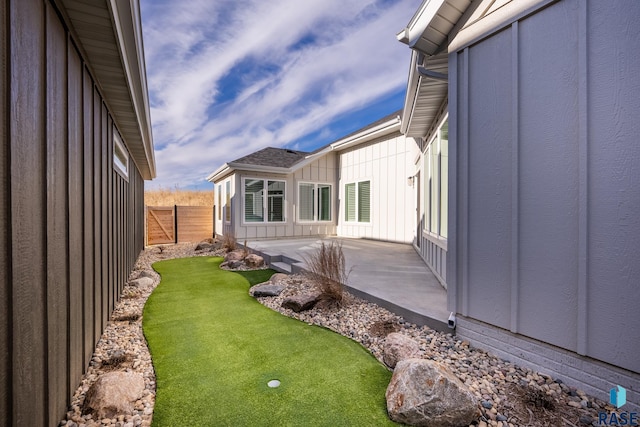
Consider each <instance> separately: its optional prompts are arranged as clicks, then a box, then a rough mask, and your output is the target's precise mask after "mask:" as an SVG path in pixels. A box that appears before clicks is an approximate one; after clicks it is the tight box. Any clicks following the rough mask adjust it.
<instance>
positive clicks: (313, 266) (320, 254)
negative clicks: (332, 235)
mask: <svg viewBox="0 0 640 427" xmlns="http://www.w3.org/2000/svg"><path fill="white" fill-rule="evenodd" d="M305 262H306V264H307V270H308V273H307V274H308V275H309V276H310V278H311V280H313V281H314V282H315V284H316V286H318V288H319V290H320V299H321V300H324V301H326V302H327V303H335V304H337V305H338V306H340V305H342V303H343V302H344V284H345V283H346V282H347V278H348V276H349V274H348V273H347V271H346V263H345V259H344V253H343V252H342V244H341V243H339V242H336V241H334V240H332V241H331V242H330V243H328V244H326V243H325V242H322V244H321V245H320V247H319V248H318V249H317V250H316V251H315V252H312V253H311V254H310V255H308V256H306V257H305Z"/></svg>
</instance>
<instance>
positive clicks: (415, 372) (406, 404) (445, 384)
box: [386, 359, 480, 427]
mask: <svg viewBox="0 0 640 427" xmlns="http://www.w3.org/2000/svg"><path fill="white" fill-rule="evenodd" d="M386 398H387V411H388V413H389V417H390V418H391V419H392V420H394V421H397V422H400V423H405V424H408V425H412V426H425V427H457V426H468V425H469V424H471V423H472V422H473V421H475V420H477V419H478V417H479V415H480V413H479V411H478V403H477V401H476V398H475V397H474V395H473V393H471V391H470V390H469V389H467V388H466V387H465V385H464V384H462V383H461V382H460V380H458V378H456V376H455V375H453V374H452V373H451V372H450V371H449V370H447V369H446V368H445V367H444V366H443V365H441V364H439V363H437V362H433V361H431V360H425V359H405V360H401V361H400V362H398V364H397V365H396V368H395V370H394V371H393V376H392V377H391V382H390V383H389V387H388V388H387V392H386Z"/></svg>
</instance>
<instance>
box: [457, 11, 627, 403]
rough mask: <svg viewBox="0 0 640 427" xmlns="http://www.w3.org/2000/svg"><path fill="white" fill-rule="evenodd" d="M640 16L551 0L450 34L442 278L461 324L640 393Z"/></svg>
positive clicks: (502, 346)
mask: <svg viewBox="0 0 640 427" xmlns="http://www.w3.org/2000/svg"><path fill="white" fill-rule="evenodd" d="M639 20H640V2H637V1H615V2H602V1H584V0H564V1H559V2H541V7H539V8H538V9H536V10H529V11H527V13H525V14H522V15H521V16H516V17H515V18H514V19H512V20H511V21H510V22H505V23H504V25H502V26H499V27H494V28H492V31H491V32H489V33H486V34H482V35H481V36H478V37H475V39H473V38H469V37H468V38H467V40H460V39H463V38H464V37H465V31H466V32H467V33H473V25H471V26H470V27H469V28H468V29H465V30H463V31H461V32H460V33H459V34H458V39H454V40H453V42H452V43H451V44H450V50H449V51H450V62H449V106H450V107H449V109H450V138H451V140H452V141H455V144H452V148H451V153H450V155H451V157H452V158H454V159H455V161H453V162H451V167H452V169H451V171H450V172H451V173H450V180H451V182H450V186H451V188H452V191H453V193H452V194H453V195H454V197H452V204H451V209H450V220H449V223H450V224H455V227H452V230H451V233H450V239H449V253H448V259H449V270H448V276H447V282H448V286H449V297H450V299H449V305H450V309H451V310H452V311H456V312H457V313H459V315H461V316H460V321H459V322H458V330H457V333H458V334H459V335H460V336H461V337H463V338H470V339H473V340H474V341H475V342H479V343H481V342H482V341H483V340H484V341H485V343H488V342H491V346H492V347H496V346H497V347H498V348H499V350H500V351H503V352H507V353H509V352H511V353H512V355H515V356H516V357H520V356H522V357H523V358H524V359H528V360H529V361H534V363H535V364H537V365H538V366H539V367H542V368H543V370H550V369H556V371H557V372H559V373H560V374H561V375H565V376H571V375H575V376H574V378H578V379H579V377H582V379H586V383H587V384H591V385H592V386H593V387H592V389H590V390H587V391H590V392H599V393H600V394H599V395H600V396H603V393H605V394H606V393H607V392H608V389H609V388H610V387H611V386H612V385H611V383H609V382H607V381H605V380H604V378H610V379H612V380H615V379H616V378H617V379H619V381H620V382H619V384H621V385H623V386H627V387H631V388H632V390H630V391H629V394H628V397H629V399H630V400H631V401H632V402H633V403H634V404H635V405H636V406H637V405H639V404H640V403H639V402H640V390H639V389H638V388H637V387H638V384H640V376H639V375H638V373H639V372H640V356H639V355H640V310H638V309H637V306H638V302H639V301H640V239H639V238H638V237H639V236H640V215H638V212H640V190H639V188H640V187H639V184H640V144H639V143H638V136H639V135H640V120H639V116H638V113H639V112H640V80H639V79H638V76H640V56H639V55H638V52H639V51H640V30H639V27H638V25H637V23H638V21H639ZM479 22H480V23H481V22H482V21H479ZM474 25H477V24H474ZM490 326H493V327H498V329H495V328H491V327H490ZM522 336H524V337H527V338H533V339H535V340H537V342H538V344H536V343H535V342H529V341H527V340H526V339H524V340H520V341H518V337H522ZM518 342H520V344H522V345H519V344H518ZM534 344H535V345H534ZM536 346H537V347H536ZM554 348H555V349H557V351H552V350H553V349H554ZM565 350H566V351H565ZM527 354H529V356H527ZM551 354H553V356H550V355H551ZM571 354H574V355H577V356H575V357H569V356H570V355H571ZM554 358H555V360H553V359H554ZM588 358H591V359H595V360H596V361H602V362H605V363H599V362H596V363H594V364H591V365H589V364H583V363H587V361H588ZM589 366H591V368H589ZM581 369H585V370H590V372H572V370H573V371H580V370H581ZM607 370H609V372H610V374H604V373H601V372H600V371H602V372H604V371H607ZM587 377H590V378H587Z"/></svg>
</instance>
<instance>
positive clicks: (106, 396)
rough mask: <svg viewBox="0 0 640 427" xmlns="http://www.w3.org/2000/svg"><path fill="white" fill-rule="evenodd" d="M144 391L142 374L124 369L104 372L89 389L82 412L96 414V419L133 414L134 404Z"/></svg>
mask: <svg viewBox="0 0 640 427" xmlns="http://www.w3.org/2000/svg"><path fill="white" fill-rule="evenodd" d="M143 391H144V378H143V377H142V375H141V374H136V373H133V372H122V371H117V372H108V373H105V374H102V375H101V376H100V378H98V380H97V381H96V382H95V383H94V384H93V385H92V386H91V387H90V388H89V390H88V391H87V394H86V396H85V400H84V404H83V405H82V406H83V411H82V412H83V413H85V414H89V413H92V414H95V416H94V419H103V418H115V416H116V415H129V414H132V412H133V405H134V403H135V402H136V400H138V399H139V398H140V397H141V396H142V393H143Z"/></svg>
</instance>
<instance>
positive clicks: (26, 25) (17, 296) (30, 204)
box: [9, 0, 47, 426]
mask: <svg viewBox="0 0 640 427" xmlns="http://www.w3.org/2000/svg"><path fill="white" fill-rule="evenodd" d="M9 11H10V15H11V16H10V22H11V29H10V37H11V39H10V45H11V58H10V64H11V65H10V66H11V76H10V79H9V82H10V85H11V86H10V87H11V99H10V105H11V112H10V128H11V130H10V135H11V166H10V167H11V172H10V173H11V177H10V180H11V194H12V197H11V219H12V224H11V232H12V254H13V257H12V265H11V272H12V284H13V289H12V305H11V307H12V315H13V344H12V350H13V351H12V361H13V377H12V380H13V381H12V382H13V390H12V396H13V402H12V406H13V420H12V421H13V424H14V425H20V426H23V425H24V426H40V425H45V424H47V414H46V411H45V408H46V405H47V404H46V402H47V390H46V388H45V381H46V365H45V360H46V358H45V354H46V348H45V344H46V331H45V321H46V319H45V313H46V306H45V300H44V298H45V295H46V289H45V287H44V285H45V283H46V278H45V274H44V270H45V268H44V266H45V247H44V245H43V242H45V239H46V237H45V218H46V206H45V193H44V185H43V181H44V170H45V153H44V149H43V147H44V140H45V124H44V111H45V106H44V88H45V80H44V79H45V69H44V46H45V40H44V33H43V27H44V25H43V24H44V6H43V3H42V2H41V1H38V0H13V1H11V2H10V5H9ZM33 402H38V403H37V404H35V405H34V404H33Z"/></svg>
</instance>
